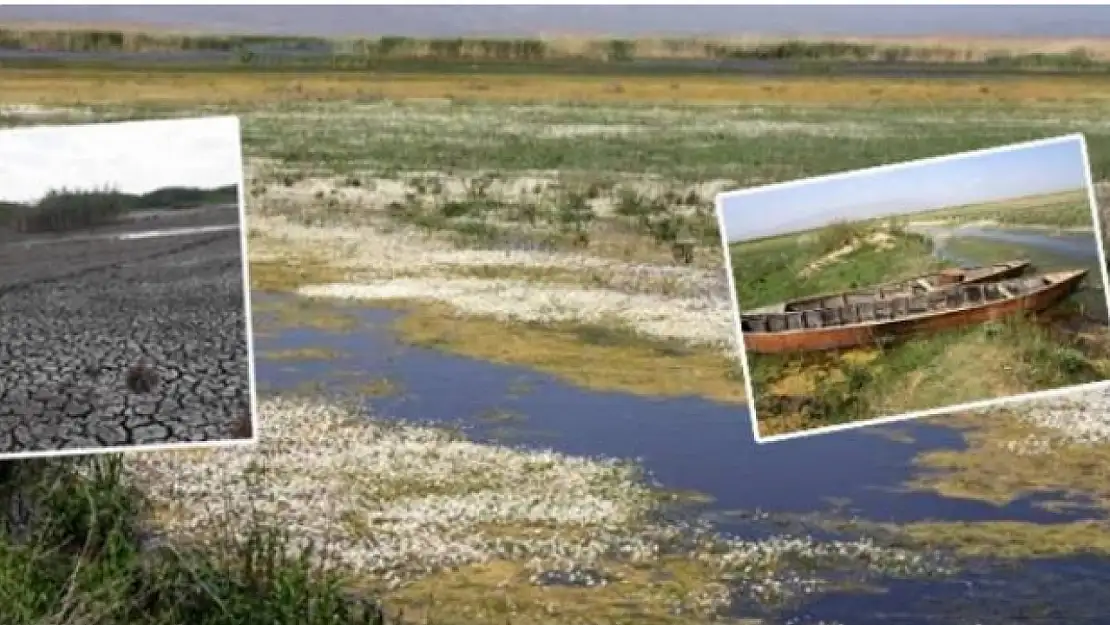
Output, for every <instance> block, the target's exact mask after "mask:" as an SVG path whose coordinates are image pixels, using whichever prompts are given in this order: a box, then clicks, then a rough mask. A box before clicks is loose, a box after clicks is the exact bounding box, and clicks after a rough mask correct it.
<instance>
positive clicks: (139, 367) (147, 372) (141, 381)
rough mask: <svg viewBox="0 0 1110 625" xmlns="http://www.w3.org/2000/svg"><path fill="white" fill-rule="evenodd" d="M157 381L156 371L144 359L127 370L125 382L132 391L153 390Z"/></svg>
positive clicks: (147, 391)
mask: <svg viewBox="0 0 1110 625" xmlns="http://www.w3.org/2000/svg"><path fill="white" fill-rule="evenodd" d="M159 381H160V380H159V377H158V372H157V371H155V370H154V367H153V366H151V365H150V364H149V363H148V362H146V360H145V359H144V360H140V361H139V362H137V363H136V364H134V365H132V367H131V368H130V369H128V370H127V378H126V384H127V388H129V389H130V390H131V392H132V393H150V392H153V391H154V388H155V387H156V386H158V382H159Z"/></svg>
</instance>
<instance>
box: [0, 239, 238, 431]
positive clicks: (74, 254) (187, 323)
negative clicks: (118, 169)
mask: <svg viewBox="0 0 1110 625" xmlns="http://www.w3.org/2000/svg"><path fill="white" fill-rule="evenodd" d="M244 311H245V297H244V293H243V282H242V261H241V254H240V244H239V232H238V230H231V231H224V232H220V233H216V234H213V233H205V234H195V235H185V236H174V237H166V238H154V239H139V240H129V241H126V240H125V241H121V240H111V239H109V240H96V241H79V242H67V243H57V244H36V245H33V246H25V245H21V244H18V243H15V244H9V245H6V246H0V363H2V367H0V453H11V452H21V451H43V450H55V449H84V448H95V447H106V446H124V445H145V444H157V443H172V442H197V441H215V440H229V439H235V438H243V437H249V435H250V434H249V431H246V432H244V430H243V428H242V423H243V420H244V419H245V418H249V416H248V415H249V410H250V389H249V384H250V374H249V360H248V343H247V332H246V324H245V312H244ZM144 360H145V362H146V363H148V364H149V365H150V366H152V367H153V368H154V370H155V371H156V372H157V373H158V377H159V378H160V380H159V383H158V384H157V385H156V387H155V388H154V389H153V390H152V391H151V392H149V393H135V392H132V391H131V390H129V389H128V388H127V385H126V376H127V371H128V369H130V368H131V367H132V366H134V365H136V364H138V363H139V362H142V361H144Z"/></svg>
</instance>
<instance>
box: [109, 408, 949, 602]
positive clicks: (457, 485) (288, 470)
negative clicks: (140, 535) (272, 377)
mask: <svg viewBox="0 0 1110 625" xmlns="http://www.w3.org/2000/svg"><path fill="white" fill-rule="evenodd" d="M260 411H261V417H260V423H261V424H262V429H261V432H260V439H259V440H260V442H259V443H258V446H257V447H253V448H225V449H215V450H204V451H195V452H188V453H180V454H173V455H170V454H143V455H134V456H129V457H128V458H127V460H126V472H127V473H126V474H127V475H128V476H129V479H130V481H131V483H132V484H133V485H135V486H137V487H139V488H140V489H141V490H142V491H143V492H145V493H149V497H150V498H151V500H152V505H153V508H154V510H155V513H154V516H153V517H152V518H151V519H150V521H149V523H150V526H151V531H153V532H155V533H156V535H157V536H162V537H164V538H166V539H172V540H176V541H180V540H186V541H189V540H200V541H204V540H209V539H210V538H211V536H212V535H213V533H215V532H219V531H231V532H232V533H233V534H236V533H242V532H246V531H248V530H249V526H248V525H247V524H248V523H250V522H252V521H251V519H264V520H265V521H266V522H267V523H272V524H275V525H277V526H281V527H285V528H287V529H288V530H289V532H290V535H291V540H292V541H293V542H292V543H291V547H290V548H291V549H295V548H297V547H299V546H303V545H305V544H308V543H310V542H313V541H323V542H326V543H327V544H329V545H331V546H332V553H333V554H334V555H335V557H336V558H337V560H338V562H339V564H340V565H341V567H342V568H343V570H345V571H347V572H348V573H350V574H352V575H355V577H356V578H357V579H360V580H362V583H364V584H368V585H371V586H374V585H379V584H380V585H384V587H386V588H390V589H393V590H394V591H396V592H398V593H400V594H401V596H408V597H409V598H410V599H411V597H412V595H411V592H412V591H411V590H410V591H409V593H410V594H408V595H405V594H404V593H405V591H404V590H403V589H404V588H406V587H408V586H410V585H413V584H416V585H417V586H416V587H417V588H419V587H420V586H419V583H420V582H419V580H421V579H428V578H432V579H438V580H440V581H441V583H442V582H443V580H445V579H446V578H445V577H444V576H451V575H458V574H461V573H458V572H457V571H458V570H459V567H463V569H462V570H466V567H473V566H495V567H501V570H503V571H505V570H513V571H518V572H520V574H521V575H525V572H527V574H526V575H525V579H527V580H530V581H528V583H530V584H539V585H544V584H553V585H556V586H558V585H561V584H568V583H569V584H570V585H572V586H574V585H585V586H595V585H596V586H604V585H605V583H603V582H602V581H601V579H602V578H604V577H605V576H606V575H611V576H613V578H612V579H613V582H614V583H616V582H618V581H619V580H620V579H621V578H622V577H627V578H628V579H629V580H632V581H631V582H629V583H631V588H629V589H628V591H627V593H633V594H639V593H646V594H645V596H646V597H647V598H649V599H650V598H651V597H652V596H653V595H652V593H653V592H664V593H666V592H667V589H666V588H665V587H663V588H660V587H657V586H655V585H653V584H648V583H636V582H635V580H636V577H637V575H639V574H637V573H635V572H634V571H635V570H636V569H637V568H638V567H642V566H651V567H656V568H658V570H659V571H662V572H665V571H668V570H671V568H672V566H682V567H685V571H686V572H685V573H684V575H685V576H686V586H685V593H686V594H684V595H683V596H679V597H667V601H662V602H661V605H660V609H661V610H663V612H664V613H665V610H666V609H669V608H670V607H671V605H670V603H669V601H671V600H674V601H679V602H680V603H681V604H683V605H686V606H687V607H688V609H690V610H694V611H696V613H699V614H706V615H707V614H711V613H714V612H715V611H717V610H719V609H721V608H723V607H725V606H726V605H727V604H728V603H729V602H730V600H731V597H730V593H728V592H719V591H715V590H713V589H714V588H716V587H722V588H724V587H727V586H735V587H737V588H739V589H740V591H741V592H743V593H747V594H750V595H751V596H753V597H754V598H757V599H759V600H761V601H782V600H786V599H787V598H789V597H793V596H795V595H798V594H805V593H807V592H813V591H815V590H817V589H819V588H822V587H824V586H826V585H835V584H836V583H838V581H837V580H835V579H825V578H824V577H823V573H822V571H823V570H825V568H827V567H836V568H839V569H841V570H842V571H843V570H845V567H847V570H857V571H858V572H859V574H861V575H864V576H870V575H877V574H897V575H920V574H938V573H945V572H947V571H948V570H949V569H948V568H947V565H945V564H944V563H943V561H942V560H939V559H937V558H936V557H935V556H932V555H929V554H920V553H916V552H912V551H906V550H899V549H896V548H889V547H884V546H882V545H879V544H877V543H875V542H873V541H870V540H866V539H863V540H859V541H824V542H823V541H816V540H814V539H812V538H809V537H806V536H781V537H774V538H771V539H768V540H761V541H745V540H739V539H733V538H728V537H725V536H719V535H717V534H715V533H713V532H712V530H711V529H710V528H708V527H703V526H700V525H686V524H675V523H671V522H664V521H663V520H662V519H661V518H660V517H658V512H659V508H658V502H659V497H658V496H657V494H656V493H655V492H654V491H653V490H652V489H651V488H650V487H648V486H647V485H646V483H645V482H644V481H643V476H642V474H641V471H640V469H639V468H638V467H637V466H635V465H633V464H629V463H627V462H623V461H618V460H614V459H606V458H581V457H575V456H568V455H565V454H560V453H557V452H553V451H545V450H522V449H511V448H507V447H501V446H495V445H486V444H478V443H474V442H470V441H467V440H465V439H462V438H459V437H458V436H457V435H454V434H451V433H449V432H447V431H444V430H441V429H436V428H431V427H427V426H419V425H414V424H406V423H400V422H395V421H382V420H378V419H377V418H375V417H374V416H372V415H368V414H366V413H365V412H364V411H363V410H361V409H359V408H357V407H355V406H353V405H346V404H344V403H342V402H340V403H335V402H332V401H329V400H324V399H322V398H294V397H284V398H282V397H275V398H269V399H267V400H265V401H264V402H262V404H261V406H260ZM224 528H230V529H229V530H224ZM683 562H686V563H688V564H682V563H683ZM505 567H508V568H507V569H506V568H505ZM691 567H692V568H691ZM451 571H456V572H455V573H452V572H451ZM576 571H578V572H581V573H575V572H576ZM588 571H598V572H599V573H597V574H598V575H602V577H601V578H598V581H597V582H595V583H587V582H585V581H579V582H575V581H573V580H574V579H576V578H574V577H573V576H574V575H579V574H587V573H586V572H588ZM567 575H571V577H570V578H567V577H566V576H567ZM510 577H512V576H510ZM560 580H562V581H560ZM475 583H480V582H475ZM621 583H623V582H621ZM616 588H617V589H618V590H617V592H621V591H620V590H619V589H620V588H621V586H619V585H618V586H617V587H616ZM622 596H624V597H625V598H626V599H627V598H630V597H631V596H632V594H625V593H622ZM440 599H441V600H443V599H444V598H443V597H440ZM474 599H475V596H474V595H473V594H469V595H465V601H467V602H470V601H473V600H474ZM460 600H462V599H460ZM441 607H443V606H441ZM553 609H554V610H555V612H556V614H554V615H551V616H552V617H554V616H556V615H557V613H558V611H559V610H561V609H563V608H562V607H560V606H555V607H554V608H553ZM568 609H569V608H568Z"/></svg>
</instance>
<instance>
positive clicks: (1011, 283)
mask: <svg viewBox="0 0 1110 625" xmlns="http://www.w3.org/2000/svg"><path fill="white" fill-rule="evenodd" d="M717 214H718V219H719V223H720V229H721V234H722V239H723V240H724V243H725V261H726V264H727V265H728V266H729V274H730V279H729V281H730V288H731V290H732V295H733V299H734V301H735V306H736V308H735V309H736V312H737V314H736V320H735V321H736V331H737V332H738V333H739V334H740V339H741V341H740V343H741V345H742V349H743V351H744V354H743V361H744V369H745V372H746V374H747V379H748V385H749V388H748V394H749V397H750V398H751V400H752V408H753V410H752V418H753V427H754V429H755V436H756V439H757V440H759V441H761V442H767V441H773V440H781V439H785V438H794V437H798V436H804V435H810V434H816V433H822V432H832V431H836V430H842V429H847V428H852V427H858V426H861V425H865V424H874V423H888V422H891V421H896V420H902V419H909V418H913V417H920V416H927V415H935V414H942V413H945V412H950V411H957V410H963V409H971V408H978V407H986V406H990V405H992V404H997V403H1003V402H1009V401H1020V400H1023V399H1033V398H1035V397H1039V396H1046V395H1051V394H1054V393H1057V392H1059V393H1062V392H1067V391H1068V390H1073V389H1074V388H1075V387H1077V386H1082V385H1088V384H1094V383H1099V382H1103V381H1105V380H1107V379H1108V378H1110V321H1108V312H1107V311H1108V305H1107V287H1108V283H1107V272H1106V258H1105V252H1104V250H1103V243H1102V237H1101V236H1100V234H1099V233H1100V232H1101V228H1100V225H1099V221H1098V213H1097V208H1096V205H1095V199H1094V189H1093V185H1092V184H1091V178H1090V168H1089V163H1088V157H1087V150H1086V143H1085V141H1084V139H1083V136H1082V135H1068V136H1064V137H1058V138H1053V139H1047V140H1041V141H1033V142H1028V143H1021V144H1015V145H1009V146H1004V147H999V148H993V149H989V150H977V151H974V152H966V153H962V154H956V155H951V156H944V157H937V158H930V159H924V160H920V161H912V162H907V163H900V164H896V165H888V166H883V167H876V168H869V169H865V170H859V171H855V172H849V173H843V174H835V175H830V176H821V177H817V178H810V179H807V180H800V181H794V182H788V183H782V184H775V185H768V186H765V187H758V188H753V189H745V190H740V191H732V192H728V193H722V194H720V195H718V196H717Z"/></svg>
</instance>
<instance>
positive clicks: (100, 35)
mask: <svg viewBox="0 0 1110 625" xmlns="http://www.w3.org/2000/svg"><path fill="white" fill-rule="evenodd" d="M1015 45H1017V47H1015V48H1012V49H1006V47H1005V46H1002V47H1001V48H1000V47H999V44H997V43H975V42H970V43H968V44H967V45H960V44H956V43H953V44H950V45H942V44H929V45H924V44H922V43H920V42H911V41H907V42H904V43H899V42H897V41H882V42H879V41H872V42H868V41H837V40H816V39H798V38H795V39H782V40H762V41H760V40H755V41H742V40H740V41H738V40H730V39H728V38H698V37H688V38H676V37H670V38H659V37H645V38H637V39H606V38H592V39H583V38H546V39H538V38H507V37H505V38H459V37H455V38H438V39H426V38H417V37H398V36H383V37H376V38H346V39H328V38H322V37H295V36H272V35H255V36H250V35H216V34H208V35H205V34H196V35H194V34H170V33H143V32H124V31H109V30H57V29H55V30H51V29H38V30H32V29H18V28H0V49H3V50H32V51H59V52H75V53H97V52H100V53H155V52H160V53H166V52H206V53H220V54H224V55H227V56H228V57H229V59H230V60H231V62H232V63H233V64H238V65H248V66H263V67H265V66H286V65H288V66H291V67H297V66H301V65H303V66H306V67H310V66H311V67H315V66H321V67H332V68H335V69H358V68H360V67H366V68H374V67H376V66H378V65H380V64H381V63H383V62H385V61H398V60H421V61H429V62H446V63H449V62H452V61H454V62H464V63H477V62H495V63H496V62H502V63H504V62H508V63H521V62H524V63H535V62H541V61H568V60H576V61H594V62H602V63H613V62H615V63H623V62H629V61H635V60H648V59H654V60H660V59H672V60H693V59H700V60H726V59H754V60H762V61H791V62H802V63H805V62H829V63H865V62H866V63H894V64H898V63H940V64H953V63H955V64H960V63H972V64H985V65H989V66H994V67H1012V68H1027V69H1092V68H1097V67H1100V66H1105V65H1106V64H1107V63H1108V62H1110V54H1108V53H1107V52H1106V51H1105V50H1101V49H1098V50H1096V49H1089V48H1085V47H1082V46H1077V47H1074V48H1073V49H1070V50H1036V49H1034V48H1029V47H1024V48H1023V47H1021V46H1020V45H1018V44H1015Z"/></svg>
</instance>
